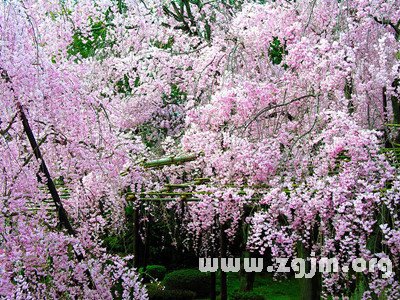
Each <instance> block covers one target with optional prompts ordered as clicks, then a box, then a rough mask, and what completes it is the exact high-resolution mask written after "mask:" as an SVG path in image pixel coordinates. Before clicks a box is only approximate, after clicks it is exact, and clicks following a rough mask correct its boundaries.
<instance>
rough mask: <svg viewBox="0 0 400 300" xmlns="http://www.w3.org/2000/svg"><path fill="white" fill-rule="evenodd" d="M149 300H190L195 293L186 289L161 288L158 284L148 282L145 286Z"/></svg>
mask: <svg viewBox="0 0 400 300" xmlns="http://www.w3.org/2000/svg"><path fill="white" fill-rule="evenodd" d="M146 288H147V293H148V295H149V299H150V300H175V299H176V300H179V299H182V300H190V299H194V297H195V296H196V294H195V293H194V292H192V291H188V290H163V287H162V286H160V285H159V284H155V283H150V284H148V285H147V286H146Z"/></svg>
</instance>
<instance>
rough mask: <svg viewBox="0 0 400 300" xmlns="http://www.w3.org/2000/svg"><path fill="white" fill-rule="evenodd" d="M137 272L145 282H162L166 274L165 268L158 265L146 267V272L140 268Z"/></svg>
mask: <svg viewBox="0 0 400 300" xmlns="http://www.w3.org/2000/svg"><path fill="white" fill-rule="evenodd" d="M139 272H140V273H141V274H142V275H143V278H144V280H145V281H146V282H149V281H151V280H155V279H157V280H160V281H161V280H163V279H164V277H165V274H167V268H166V267H164V266H160V265H150V266H147V267H146V270H144V269H143V268H140V270H139Z"/></svg>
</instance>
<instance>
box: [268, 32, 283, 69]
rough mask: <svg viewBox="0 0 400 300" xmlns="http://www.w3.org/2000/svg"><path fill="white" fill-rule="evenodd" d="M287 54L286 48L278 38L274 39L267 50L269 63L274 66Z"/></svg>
mask: <svg viewBox="0 0 400 300" xmlns="http://www.w3.org/2000/svg"><path fill="white" fill-rule="evenodd" d="M287 53H288V52H287V51H286V46H285V45H282V43H281V41H280V40H279V38H278V37H274V38H273V40H272V42H271V43H270V44H269V49H268V57H269V59H270V60H271V62H272V63H273V64H274V65H279V64H280V63H281V62H282V60H283V56H284V55H285V54H287ZM284 67H285V66H284ZM286 67H287V66H286ZM286 67H285V68H286Z"/></svg>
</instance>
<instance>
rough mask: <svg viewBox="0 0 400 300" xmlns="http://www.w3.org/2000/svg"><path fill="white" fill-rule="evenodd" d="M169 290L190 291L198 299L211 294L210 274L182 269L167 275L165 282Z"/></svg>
mask: <svg viewBox="0 0 400 300" xmlns="http://www.w3.org/2000/svg"><path fill="white" fill-rule="evenodd" d="M163 283H164V285H165V288H166V289H167V290H190V291H193V292H195V293H196V296H197V297H207V296H208V295H209V294H210V287H211V279H210V274H209V273H203V272H200V271H199V270H197V269H182V270H177V271H174V272H171V273H169V274H167V275H166V276H165V278H164V281H163Z"/></svg>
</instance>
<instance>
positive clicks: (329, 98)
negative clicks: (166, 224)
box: [0, 0, 400, 299]
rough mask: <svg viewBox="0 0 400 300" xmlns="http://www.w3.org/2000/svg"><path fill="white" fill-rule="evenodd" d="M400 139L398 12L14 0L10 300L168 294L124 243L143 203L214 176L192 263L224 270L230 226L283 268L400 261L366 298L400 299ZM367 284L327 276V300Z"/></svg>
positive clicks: (300, 5)
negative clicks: (188, 157) (318, 262)
mask: <svg viewBox="0 0 400 300" xmlns="http://www.w3.org/2000/svg"><path fill="white" fill-rule="evenodd" d="M24 118H26V120H27V121H28V122H29V126H30V130H31V132H32V134H33V136H34V137H35V139H36V142H37V145H38V146H37V148H36V149H34V148H32V143H31V139H30V136H29V130H27V124H26V122H24ZM399 128H400V1H398V0H391V1H382V0H360V1H355V0H349V1H333V0H332V1H323V0H315V1H284V0H277V1H268V0H267V1H255V0H254V1H251V0H233V1H203V0H193V1H189V0H169V1H161V0H146V1H134V0H124V1H122V0H100V1H89V0H78V1H74V0H65V1H58V0H57V1H56V0H7V1H2V2H1V3H0V299H148V294H147V291H146V286H145V285H144V283H143V282H142V280H141V278H140V276H139V274H138V270H137V269H136V268H134V267H133V265H132V257H131V256H129V255H128V256H125V255H119V254H118V253H112V252H110V251H109V250H108V249H107V247H106V246H105V244H104V237H105V236H107V235H112V234H119V233H121V232H124V230H126V228H127V226H128V225H129V224H128V222H129V221H128V220H127V218H126V214H125V213H126V209H127V207H129V206H131V205H132V203H131V202H129V201H127V197H126V193H127V191H132V193H134V194H135V200H134V201H133V202H134V204H133V205H134V206H135V205H139V202H140V195H139V194H140V193H146V192H148V191H151V190H155V189H156V190H157V189H161V188H162V186H163V185H164V184H183V183H185V182H188V181H193V180H195V179H196V178H199V177H200V178H208V181H206V182H202V183H201V184H199V185H196V186H194V188H193V190H191V193H193V195H196V197H197V198H198V201H193V202H187V204H186V206H185V208H184V209H183V210H182V212H183V213H182V214H180V215H179V216H178V214H177V217H178V218H179V222H180V226H181V227H180V229H179V230H180V234H181V235H184V236H185V240H184V242H183V246H184V247H186V248H187V249H192V250H193V249H194V251H196V253H198V254H199V255H203V256H204V255H210V253H213V251H216V249H217V248H218V241H217V240H218V237H217V236H216V234H215V232H216V230H217V229H216V228H217V227H218V228H220V227H222V228H224V231H225V233H226V236H227V238H228V240H229V242H230V243H235V239H236V238H237V237H238V236H239V234H240V232H242V230H243V228H246V237H247V238H246V241H245V246H244V247H245V249H246V251H249V252H251V253H257V254H258V255H266V254H268V255H269V256H271V257H272V258H275V257H288V258H295V257H298V256H299V255H300V253H303V254H304V253H308V252H307V251H313V252H315V253H316V256H317V257H322V256H325V257H336V258H337V259H338V260H339V261H340V262H341V263H343V264H346V263H349V262H351V260H352V259H353V258H356V257H362V258H365V259H371V258H373V257H386V258H389V259H390V260H391V261H392V263H393V270H394V272H393V274H392V276H391V277H390V278H386V279H382V278H381V277H380V276H379V275H380V274H378V273H368V274H362V276H364V277H363V278H364V279H363V280H364V281H363V282H364V287H365V289H364V291H363V295H362V297H363V299H378V298H379V297H382V298H379V299H400V285H399V276H400V259H399V257H400V214H399V209H400V172H399V169H398V167H399V161H398V160H399V159H400V156H399V153H400V130H399ZM39 148H40V155H39V154H38V153H37V149H39ZM182 153H185V154H195V155H197V159H196V160H194V161H192V162H188V163H185V164H184V165H183V164H182V165H173V166H167V167H164V168H159V169H154V170H148V169H146V168H144V167H143V162H145V161H148V160H150V159H154V158H158V157H160V156H165V155H167V156H168V155H169V156H174V155H176V154H182ZM43 164H45V165H46V167H47V169H48V173H49V174H50V176H51V179H52V181H54V182H55V186H56V188H57V190H58V193H59V194H60V195H61V203H62V209H61V208H59V206H57V207H54V204H53V202H52V201H49V199H52V198H53V199H54V197H52V195H51V194H50V192H49V186H50V185H51V184H50V183H49V178H48V177H47V176H46V172H45V171H44V168H43ZM63 195H65V196H63ZM178 202H179V201H176V202H171V203H169V204H168V205H167V206H166V208H165V209H172V210H176V211H178V209H177V208H178V207H179V203H178ZM144 205H145V209H146V211H147V214H148V216H151V217H150V218H149V219H147V218H146V217H143V220H141V222H144V223H145V222H156V221H157V222H159V221H162V220H164V219H163V217H159V215H160V213H159V211H160V207H161V204H160V205H159V204H152V203H151V204H144ZM249 207H251V213H250V212H249V209H248V208H249ZM62 211H65V215H66V216H67V217H66V218H67V220H66V221H65V219H62ZM65 222H67V223H68V224H70V226H71V228H72V229H73V231H72V229H71V230H68V228H67V227H66V226H65V224H66V223H65ZM172 231H173V230H172V229H171V235H173V234H174V232H172ZM229 251H230V250H229V247H228V252H229ZM232 253H233V252H232ZM355 280H356V279H355V276H354V274H351V273H343V272H340V273H337V274H336V273H332V274H323V275H322V280H321V285H322V294H321V295H322V297H323V298H326V299H328V297H330V296H332V297H347V296H350V292H349V291H350V290H351V286H352V285H353V283H354V282H355ZM335 299H339V298H335Z"/></svg>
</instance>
